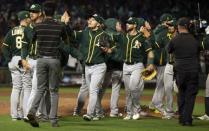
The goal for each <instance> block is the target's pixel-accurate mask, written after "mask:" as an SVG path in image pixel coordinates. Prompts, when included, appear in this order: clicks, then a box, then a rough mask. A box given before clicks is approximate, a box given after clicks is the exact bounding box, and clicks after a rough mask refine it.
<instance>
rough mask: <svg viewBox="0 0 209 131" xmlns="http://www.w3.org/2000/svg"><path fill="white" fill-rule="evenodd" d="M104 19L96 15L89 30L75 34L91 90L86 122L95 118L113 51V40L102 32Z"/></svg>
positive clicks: (91, 19) (93, 16) (91, 17)
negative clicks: (107, 55) (109, 55)
mask: <svg viewBox="0 0 209 131" xmlns="http://www.w3.org/2000/svg"><path fill="white" fill-rule="evenodd" d="M102 24H103V18H102V17H100V16H99V15H97V14H94V15H92V16H90V17H89V19H88V28H87V29H86V30H83V31H81V32H74V38H75V39H76V40H78V41H79V43H80V46H81V47H80V48H81V50H82V51H83V56H84V61H85V78H86V83H87V85H88V88H89V103H88V107H87V114H85V115H84V116H83V119H84V120H87V121H91V120H92V119H93V117H94V111H95V106H96V102H97V98H98V92H99V88H101V85H102V82H103V80H104V76H105V72H106V64H105V55H106V53H108V52H110V51H111V50H110V49H109V48H107V47H109V40H110V39H111V38H110V37H109V36H108V35H107V34H106V33H105V32H104V31H103V30H102Z"/></svg>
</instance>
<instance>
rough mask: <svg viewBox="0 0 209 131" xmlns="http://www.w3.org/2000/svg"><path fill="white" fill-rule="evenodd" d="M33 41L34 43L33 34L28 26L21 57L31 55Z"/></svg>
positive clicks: (25, 30)
mask: <svg viewBox="0 0 209 131" xmlns="http://www.w3.org/2000/svg"><path fill="white" fill-rule="evenodd" d="M31 43H32V35H31V32H30V31H29V30H28V28H27V27H26V28H25V29H24V43H23V46H22V48H21V58H22V59H26V57H27V56H28V55H29V51H30V48H31Z"/></svg>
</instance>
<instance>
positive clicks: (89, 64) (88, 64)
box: [85, 63, 101, 66]
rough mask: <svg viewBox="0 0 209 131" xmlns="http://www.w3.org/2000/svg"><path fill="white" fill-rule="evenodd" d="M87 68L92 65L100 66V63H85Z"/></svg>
mask: <svg viewBox="0 0 209 131" xmlns="http://www.w3.org/2000/svg"><path fill="white" fill-rule="evenodd" d="M85 64H86V65H87V66H93V65H97V64H101V63H85Z"/></svg>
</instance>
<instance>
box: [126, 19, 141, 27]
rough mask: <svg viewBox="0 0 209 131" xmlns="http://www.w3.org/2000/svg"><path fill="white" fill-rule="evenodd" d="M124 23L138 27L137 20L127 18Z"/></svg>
mask: <svg viewBox="0 0 209 131" xmlns="http://www.w3.org/2000/svg"><path fill="white" fill-rule="evenodd" d="M126 23H128V24H136V25H138V20H137V18H135V17H130V18H128V20H127V21H126Z"/></svg>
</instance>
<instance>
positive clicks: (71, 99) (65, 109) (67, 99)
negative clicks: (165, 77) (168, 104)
mask: <svg viewBox="0 0 209 131" xmlns="http://www.w3.org/2000/svg"><path fill="white" fill-rule="evenodd" d="M0 96H1V97H4V96H5V97H8V96H10V92H9V91H2V92H0ZM76 98H77V93H60V99H59V113H58V114H59V115H61V116H70V115H72V114H73V109H74V107H75V105H76ZM109 98H110V93H106V94H105V96H104V99H103V100H102V105H103V108H104V110H105V112H106V113H109V103H110V99H109ZM174 100H175V101H176V97H174ZM141 101H151V96H142V98H141ZM196 102H198V103H203V102H204V98H203V97H200V96H198V97H197V99H196ZM86 103H87V102H86ZM124 105H125V96H124V95H121V96H120V99H119V111H120V112H121V113H124ZM86 107H87V104H85V106H84V110H83V111H82V114H83V113H85V112H86ZM0 109H1V111H0V115H3V114H9V111H10V102H9V98H8V99H6V100H3V101H2V100H1V101H0Z"/></svg>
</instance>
